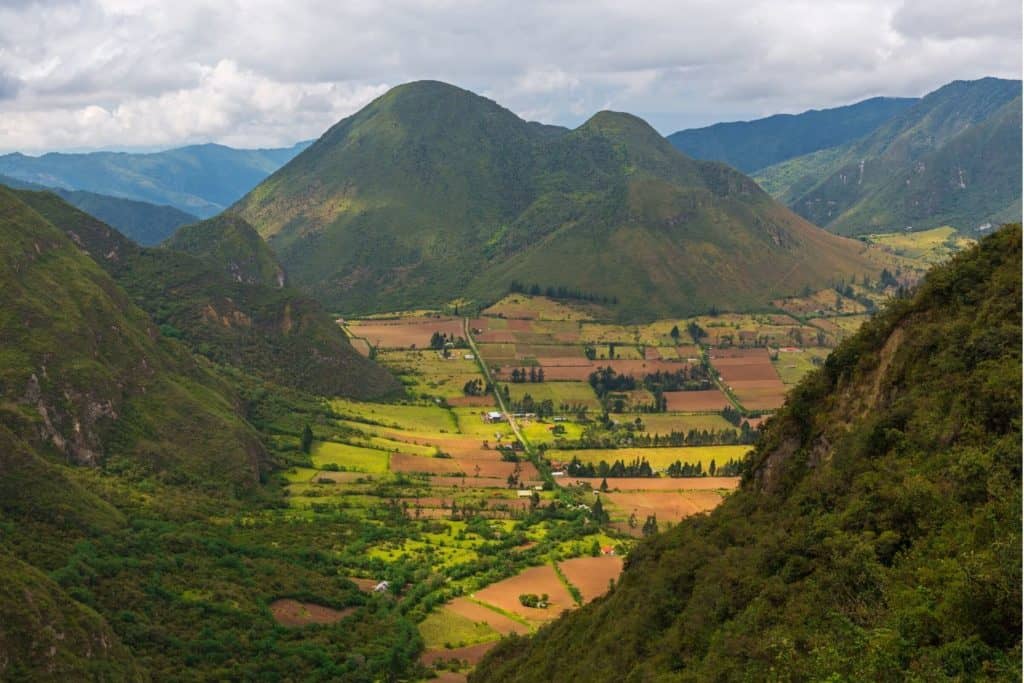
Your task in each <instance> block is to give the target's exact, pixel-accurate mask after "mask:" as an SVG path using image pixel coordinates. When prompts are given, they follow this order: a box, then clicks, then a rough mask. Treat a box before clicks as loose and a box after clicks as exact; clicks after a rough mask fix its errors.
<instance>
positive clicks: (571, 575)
mask: <svg viewBox="0 0 1024 683" xmlns="http://www.w3.org/2000/svg"><path fill="white" fill-rule="evenodd" d="M622 564H623V563H622V558H621V557H617V556H609V555H604V556H602V557H576V558H573V559H571V560H565V561H563V562H560V563H559V564H558V568H559V569H561V570H562V574H564V575H565V578H566V579H568V581H569V583H571V584H572V585H574V586H576V588H577V589H578V590H579V592H580V594H581V595H582V596H583V602H590V601H591V600H593V599H594V598H599V597H601V596H602V595H604V594H605V593H607V592H608V583H609V582H610V581H612V580H617V579H618V578H619V574H621V573H622Z"/></svg>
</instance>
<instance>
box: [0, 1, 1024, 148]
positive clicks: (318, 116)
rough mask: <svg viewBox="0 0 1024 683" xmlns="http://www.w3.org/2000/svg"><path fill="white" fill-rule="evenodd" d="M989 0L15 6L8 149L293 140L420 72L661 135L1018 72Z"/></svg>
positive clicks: (2, 135)
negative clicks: (646, 126) (631, 123)
mask: <svg viewBox="0 0 1024 683" xmlns="http://www.w3.org/2000/svg"><path fill="white" fill-rule="evenodd" d="M980 1H981V3H982V4H983V5H984V7H982V8H980V9H979V8H978V7H976V6H971V7H965V6H964V5H963V4H962V3H954V2H951V1H950V0H834V1H828V2H826V1H823V0H817V1H812V0H749V1H744V2H741V1H740V0H685V1H679V0H648V2H644V3H631V2H625V1H622V0H591V1H590V2H582V1H579V0H551V1H547V2H527V1H525V0H518V1H514V0H493V1H491V2H483V1H481V0H465V1H460V2H455V1H454V0H392V1H391V2H388V3H379V2H374V1H372V0H349V1H345V2H339V1H338V0H292V1H291V2H288V3H282V2H279V1H277V0H175V2H174V3H168V2H163V1H161V0H44V1H35V2H28V1H19V2H10V1H8V2H4V3H3V5H2V7H0V151H12V150H21V151H28V152H39V151H45V150H53V149H82V148H104V147H120V148H124V147H149V148H152V147H160V146H173V145H178V144H185V143H190V142H200V141H216V142H221V143H225V144H232V145H239V146H257V145H279V144H280V145H284V144H291V143H292V142H294V141H296V140H300V139H304V138H309V137H314V136H316V135H318V134H319V133H321V132H322V131H323V130H324V129H326V128H327V127H328V126H329V125H331V124H332V123H334V122H335V121H336V120H337V119H339V118H341V117H343V116H345V115H348V114H351V113H353V112H354V111H356V110H357V109H358V108H359V107H361V106H363V105H364V104H366V103H367V102H369V101H370V100H371V99H373V98H374V97H376V96H377V95H379V94H380V93H381V92H383V91H384V90H385V89H386V88H387V87H388V86H393V85H397V84H398V83H401V82H405V81H408V80H413V79H418V78H435V79H440V80H447V81H450V82H454V83H456V84H458V85H460V86H462V87H465V88H469V89H471V90H475V91H477V92H480V93H483V94H486V95H487V96H488V97H491V98H493V99H495V100H496V101H498V102H499V103H501V104H503V105H505V106H507V107H509V108H511V109H512V110H513V111H515V112H517V113H519V114H520V115H523V116H524V117H527V118H531V119H537V120H543V121H546V122H550V123H559V124H563V125H576V124H578V123H580V122H581V121H583V120H585V119H586V118H587V117H589V116H590V115H591V114H592V113H593V112H594V111H597V110H599V109H603V108H611V109H617V110H623V111H630V112H633V113H636V114H638V115H640V116H644V117H646V118H648V119H649V120H651V121H652V123H654V124H655V125H656V126H658V127H659V129H661V130H662V131H663V132H670V131H672V130H676V129H679V128H683V127H687V126H691V125H702V124H706V123H711V122H714V121H719V120H731V119H737V118H753V117H757V116H763V115H767V114H771V113H776V112H783V111H801V110H803V109H807V108H811V107H825V106H834V105H839V104H846V103H849V102H853V101H856V100H858V99H861V98H864V97H869V96H873V95H920V94H923V93H925V92H927V91H928V90H931V89H934V88H936V87H938V86H940V85H942V84H944V83H946V82H948V81H950V80H954V79H957V78H978V77H981V76H985V75H996V76H1003V77H1015V78H1018V77H1020V72H1021V67H1020V60H1019V57H1020V53H1021V35H1020V4H1019V1H1017V0H1010V1H1007V0H980Z"/></svg>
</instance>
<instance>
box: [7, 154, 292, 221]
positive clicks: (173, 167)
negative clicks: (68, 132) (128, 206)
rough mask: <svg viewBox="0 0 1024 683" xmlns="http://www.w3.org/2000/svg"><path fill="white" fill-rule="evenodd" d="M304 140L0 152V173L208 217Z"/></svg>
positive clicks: (287, 156) (233, 199)
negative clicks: (271, 145)
mask: <svg viewBox="0 0 1024 683" xmlns="http://www.w3.org/2000/svg"><path fill="white" fill-rule="evenodd" d="M308 144H309V143H307V142H300V143H298V144H297V145H294V146H292V147H287V148H282V149H232V148H230V147H224V146H223V145H213V144H208V145H193V146H190V147H180V148H178V149H170V150H166V151H164V152H153V153H149V154H126V153H123V152H93V153H89V154H57V153H53V154H44V155H42V156H39V157H29V156H25V155H24V154H17V153H15V154H7V155H4V156H0V173H2V174H3V175H6V176H10V177H12V178H16V179H18V180H22V181H27V182H30V183H38V184H40V185H44V186H54V185H56V186H59V187H62V188H65V189H72V190H86V191H88V192H94V193H99V194H103V195H109V196H112V197H123V198H125V199H135V200H138V201H143V202H150V203H152V204H159V205H169V206H173V207H175V208H177V209H179V210H181V211H184V212H187V213H189V214H192V215H195V216H199V217H200V218H208V217H210V216H212V215H214V214H216V213H219V212H220V211H222V210H223V209H224V208H226V207H227V206H229V205H230V204H231V203H232V202H234V201H235V200H237V199H238V198H239V197H241V196H242V195H243V194H245V193H246V192H248V191H249V190H251V189H252V188H253V187H254V186H255V185H256V183H258V182H260V181H261V180H263V179H264V178H266V177H267V176H268V175H270V174H271V173H273V172H274V171H276V170H277V169H278V168H280V167H281V166H282V165H283V164H285V163H286V162H287V161H288V160H289V159H291V158H292V157H294V156H295V155H296V154H298V153H299V152H301V151H302V150H303V149H305V147H306V146H307V145H308ZM82 208H84V207H82ZM100 218H103V217H100ZM104 220H105V218H104Z"/></svg>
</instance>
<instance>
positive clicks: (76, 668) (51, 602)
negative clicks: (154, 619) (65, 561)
mask: <svg viewBox="0 0 1024 683" xmlns="http://www.w3.org/2000/svg"><path fill="white" fill-rule="evenodd" d="M0 605H3V607H4V618H3V619H2V620H0V653H3V656H2V657H0V678H3V680H6V681H27V680H31V681H55V682H57V681H68V680H84V678H83V677H84V676H86V672H88V676H89V678H91V679H92V680H110V681H113V680H117V681H143V680H148V678H147V677H144V676H143V674H142V672H141V671H140V669H139V668H138V666H137V665H136V663H135V661H134V659H133V658H132V656H131V654H130V653H129V652H128V650H127V648H125V646H124V645H123V644H122V643H121V641H120V639H118V637H117V635H115V634H114V632H113V630H112V629H111V628H110V625H109V624H108V623H107V621H106V620H105V619H104V618H103V617H101V616H100V615H99V614H97V613H96V612H95V611H93V610H92V609H90V608H88V607H86V606H85V605H82V604H81V603H78V602H76V601H75V600H73V599H72V598H71V597H70V596H68V594H67V593H65V592H64V591H63V590H62V589H61V588H60V586H58V585H57V584H56V583H54V582H53V581H52V580H51V579H49V578H47V576H46V574H44V573H43V572H41V571H39V570H38V569H36V568H35V567H32V566H31V565H28V564H25V563H24V562H21V561H20V560H18V559H17V558H15V557H12V556H11V555H9V554H8V553H7V552H4V551H0Z"/></svg>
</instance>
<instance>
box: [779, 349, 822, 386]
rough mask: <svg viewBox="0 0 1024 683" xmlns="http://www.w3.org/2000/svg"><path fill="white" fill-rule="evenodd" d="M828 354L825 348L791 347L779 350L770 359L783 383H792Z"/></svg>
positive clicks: (815, 366) (820, 362)
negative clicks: (787, 349) (786, 349)
mask: <svg viewBox="0 0 1024 683" xmlns="http://www.w3.org/2000/svg"><path fill="white" fill-rule="evenodd" d="M827 356H828V350H827V349H793V350H790V351H779V353H778V354H777V355H776V357H775V358H774V359H773V360H772V365H774V366H775V371H776V372H778V373H779V379H781V380H782V382H783V384H786V385H792V384H796V383H797V382H799V381H800V380H801V379H802V378H803V376H804V375H806V374H807V373H808V372H810V371H811V370H813V369H815V368H817V367H818V366H820V365H821V364H822V363H823V362H824V361H825V358H826V357H827Z"/></svg>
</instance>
